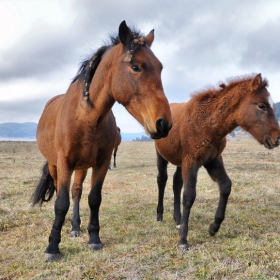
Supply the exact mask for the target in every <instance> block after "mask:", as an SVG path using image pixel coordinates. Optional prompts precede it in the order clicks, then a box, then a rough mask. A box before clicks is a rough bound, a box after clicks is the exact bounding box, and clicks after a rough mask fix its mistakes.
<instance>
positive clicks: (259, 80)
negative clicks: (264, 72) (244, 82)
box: [252, 73, 262, 92]
mask: <svg viewBox="0 0 280 280" xmlns="http://www.w3.org/2000/svg"><path fill="white" fill-rule="evenodd" d="M261 83H262V76H261V73H260V74H258V75H256V77H255V78H254V79H253V81H252V91H253V92H255V91H257V90H258V88H259V87H260V85H261Z"/></svg>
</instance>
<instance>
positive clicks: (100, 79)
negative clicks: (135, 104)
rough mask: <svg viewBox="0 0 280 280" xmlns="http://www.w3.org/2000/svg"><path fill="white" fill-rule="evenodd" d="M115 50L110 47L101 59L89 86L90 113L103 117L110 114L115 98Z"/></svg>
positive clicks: (93, 115) (92, 115)
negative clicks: (113, 93)
mask: <svg viewBox="0 0 280 280" xmlns="http://www.w3.org/2000/svg"><path fill="white" fill-rule="evenodd" d="M113 51H114V50H113V49H109V50H108V51H107V52H106V53H105V54H104V55H103V58H102V59H101V61H100V64H99V65H98V67H97V69H96V72H95V74H94V76H93V78H92V81H91V84H90V88H89V102H90V104H91V105H90V111H89V113H90V115H91V118H92V117H98V118H101V117H103V116H106V115H108V114H109V112H110V110H111V108H112V107H113V105H114V103H115V100H114V98H113V96H112V89H111V84H112V75H113V74H112V73H113V69H114V68H113V66H112V65H113V64H114V60H113V59H112V58H111V57H112V56H114V55H113V54H112V52H113Z"/></svg>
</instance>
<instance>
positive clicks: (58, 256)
mask: <svg viewBox="0 0 280 280" xmlns="http://www.w3.org/2000/svg"><path fill="white" fill-rule="evenodd" d="M61 257H62V255H61V254H60V253H57V254H50V253H45V259H46V261H47V262H52V261H57V260H59V259H61Z"/></svg>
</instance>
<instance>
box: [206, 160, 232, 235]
mask: <svg viewBox="0 0 280 280" xmlns="http://www.w3.org/2000/svg"><path fill="white" fill-rule="evenodd" d="M204 167H205V168H206V169H207V171H208V173H209V175H210V176H211V178H212V179H213V181H215V182H217V183H218V185H219V188H220V199H219V205H218V209H217V211H216V215H215V220H214V223H212V224H211V225H210V227H209V233H210V235H211V236H214V235H215V234H216V233H217V232H218V231H219V228H220V225H221V223H222V222H223V220H224V218H225V211H226V206H227V201H228V197H229V195H230V192H231V180H230V178H229V177H228V175H227V173H226V171H225V167H224V164H223V160H222V157H219V158H216V159H214V160H213V161H211V162H210V163H209V164H207V165H204Z"/></svg>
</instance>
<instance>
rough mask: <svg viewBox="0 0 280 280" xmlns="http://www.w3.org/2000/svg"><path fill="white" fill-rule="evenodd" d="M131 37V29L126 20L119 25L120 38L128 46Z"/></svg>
mask: <svg viewBox="0 0 280 280" xmlns="http://www.w3.org/2000/svg"><path fill="white" fill-rule="evenodd" d="M130 38H131V32H130V29H129V28H128V27H127V25H126V22H125V20H124V21H123V22H122V23H121V24H120V26H119V39H120V41H121V43H122V44H123V45H124V46H126V45H127V44H128V43H129V41H130Z"/></svg>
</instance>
